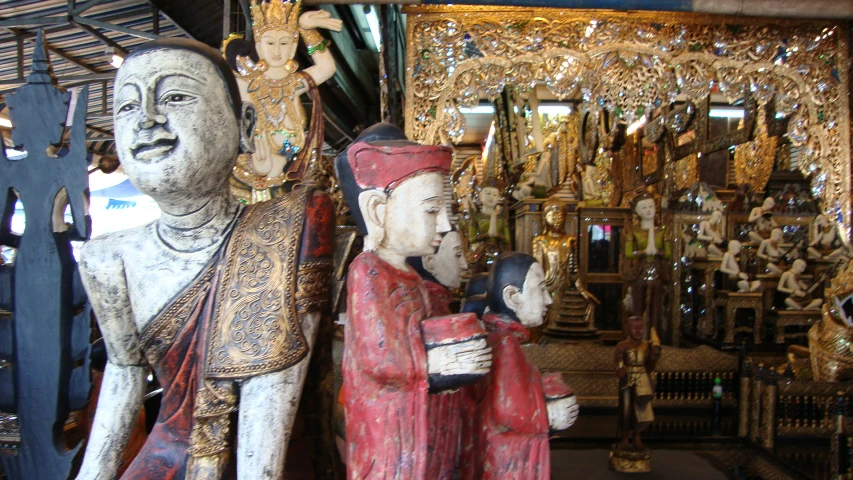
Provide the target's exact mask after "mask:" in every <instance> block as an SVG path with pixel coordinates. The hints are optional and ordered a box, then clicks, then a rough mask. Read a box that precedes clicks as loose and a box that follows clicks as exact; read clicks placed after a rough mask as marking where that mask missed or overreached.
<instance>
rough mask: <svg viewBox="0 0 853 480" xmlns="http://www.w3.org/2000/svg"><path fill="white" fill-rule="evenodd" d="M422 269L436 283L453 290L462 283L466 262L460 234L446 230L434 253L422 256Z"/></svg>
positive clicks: (466, 267)
mask: <svg viewBox="0 0 853 480" xmlns="http://www.w3.org/2000/svg"><path fill="white" fill-rule="evenodd" d="M422 259H423V265H424V270H426V271H427V272H429V273H430V274H431V275H432V276H433V277H435V279H436V280H438V283H440V284H442V285H444V286H445V287H447V288H449V289H451V290H455V289H457V288H459V286H460V285H462V272H464V271H465V270H467V269H468V262H466V261H465V255H464V253H463V252H462V236H461V235H459V232H457V231H455V230H453V231H450V232H447V234H446V235H445V236H444V239H443V240H442V241H441V245H440V246H439V247H438V251H437V252H436V253H432V254H430V255H424V256H423V257H422Z"/></svg>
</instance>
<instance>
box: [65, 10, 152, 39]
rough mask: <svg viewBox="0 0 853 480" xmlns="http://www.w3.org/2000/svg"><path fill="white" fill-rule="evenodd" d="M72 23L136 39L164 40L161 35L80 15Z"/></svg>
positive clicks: (73, 17)
mask: <svg viewBox="0 0 853 480" xmlns="http://www.w3.org/2000/svg"><path fill="white" fill-rule="evenodd" d="M71 18H72V21H73V22H74V23H82V24H83V25H89V26H90V27H98V28H103V29H105V30H113V31H116V32H121V33H124V34H126V35H131V36H134V37H140V38H146V39H149V40H157V39H158V38H162V37H161V36H160V35H155V34H153V33H150V32H143V31H142V30H136V29H134V28H128V27H123V26H121V25H116V24H114V23H108V22H102V21H100V20H94V19H91V18H86V17H83V16H80V15H73V16H72V17H71Z"/></svg>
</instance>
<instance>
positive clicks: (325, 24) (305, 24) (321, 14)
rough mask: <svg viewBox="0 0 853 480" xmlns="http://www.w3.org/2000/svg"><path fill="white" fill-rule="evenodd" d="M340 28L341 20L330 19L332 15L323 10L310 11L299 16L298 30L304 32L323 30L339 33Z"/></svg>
mask: <svg viewBox="0 0 853 480" xmlns="http://www.w3.org/2000/svg"><path fill="white" fill-rule="evenodd" d="M342 26H343V22H342V21H341V20H339V19H337V18H332V14H331V13H329V12H327V11H325V10H312V11H310V12H305V13H303V14H302V15H300V16H299V28H304V29H306V30H314V29H317V28H325V29H326V30H334V31H336V32H340V31H341V27H342Z"/></svg>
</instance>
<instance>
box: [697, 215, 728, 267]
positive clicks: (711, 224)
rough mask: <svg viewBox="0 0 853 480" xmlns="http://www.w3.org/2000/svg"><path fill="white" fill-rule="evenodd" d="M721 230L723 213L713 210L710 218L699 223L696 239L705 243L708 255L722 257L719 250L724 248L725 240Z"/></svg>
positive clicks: (721, 252)
mask: <svg viewBox="0 0 853 480" xmlns="http://www.w3.org/2000/svg"><path fill="white" fill-rule="evenodd" d="M722 230H723V212H721V211H719V210H714V213H712V214H711V218H710V219H708V220H702V221H701V222H699V233H698V234H697V235H696V238H697V239H699V240H701V241H703V242H706V245H707V249H708V255H710V256H714V257H721V256H723V251H722V250H720V249H721V248H725V245H724V244H725V240H724V239H723V235H722Z"/></svg>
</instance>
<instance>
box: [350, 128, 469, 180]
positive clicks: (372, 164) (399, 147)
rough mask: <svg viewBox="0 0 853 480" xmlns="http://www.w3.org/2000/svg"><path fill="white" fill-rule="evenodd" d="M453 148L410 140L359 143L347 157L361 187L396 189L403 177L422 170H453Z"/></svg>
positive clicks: (446, 171)
mask: <svg viewBox="0 0 853 480" xmlns="http://www.w3.org/2000/svg"><path fill="white" fill-rule="evenodd" d="M452 155H453V150H452V149H451V148H450V147H445V146H441V145H421V144H419V143H415V142H411V141H409V140H385V141H378V142H358V143H355V144H353V145H352V146H351V147H349V149H348V150H347V160H348V161H349V165H350V168H352V172H353V176H354V177H355V181H356V183H358V186H359V187H360V188H362V189H365V190H366V189H371V188H381V189H384V190H389V189H393V188H394V187H395V186H396V185H397V184H399V183H400V182H402V181H403V180H405V179H407V178H409V177H411V176H413V175H415V174H417V173H423V172H440V173H444V174H447V173H449V172H450V162H451V160H452V158H453V157H452Z"/></svg>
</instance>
